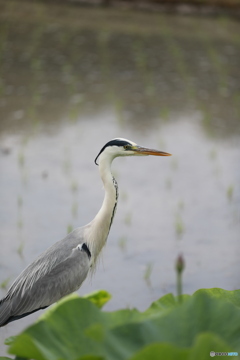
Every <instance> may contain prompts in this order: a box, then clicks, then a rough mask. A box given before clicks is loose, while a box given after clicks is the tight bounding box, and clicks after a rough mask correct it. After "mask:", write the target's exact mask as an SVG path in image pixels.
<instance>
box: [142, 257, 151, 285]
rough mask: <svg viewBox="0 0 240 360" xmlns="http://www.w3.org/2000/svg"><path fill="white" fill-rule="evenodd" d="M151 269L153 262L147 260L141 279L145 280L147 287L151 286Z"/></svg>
mask: <svg viewBox="0 0 240 360" xmlns="http://www.w3.org/2000/svg"><path fill="white" fill-rule="evenodd" d="M152 271H153V263H152V262H149V263H147V264H146V266H145V270H144V274H143V279H144V280H145V282H146V284H147V286H148V287H151V286H152V284H151V275H152Z"/></svg>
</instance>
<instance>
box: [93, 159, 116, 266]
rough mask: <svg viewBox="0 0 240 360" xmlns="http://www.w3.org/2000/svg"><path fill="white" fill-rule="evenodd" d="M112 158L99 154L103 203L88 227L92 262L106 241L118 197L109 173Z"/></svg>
mask: <svg viewBox="0 0 240 360" xmlns="http://www.w3.org/2000/svg"><path fill="white" fill-rule="evenodd" d="M112 160H113V158H109V157H107V156H100V158H99V172H100V176H101V179H102V182H103V185H104V189H105V196H104V200H103V204H102V207H101V209H100V210H99V212H98V213H97V215H96V216H95V218H94V219H93V221H92V222H91V223H90V224H89V225H90V226H89V228H88V234H87V235H88V236H87V237H88V240H87V242H88V244H89V247H90V251H91V254H92V256H93V262H95V260H96V258H97V256H98V254H99V253H100V251H101V250H102V248H103V246H104V245H105V243H106V240H107V237H108V234H109V231H110V228H111V225H112V221H113V217H114V214H115V210H116V207H117V199H118V186H117V182H116V180H115V179H114V177H113V176H112V173H111V163H112Z"/></svg>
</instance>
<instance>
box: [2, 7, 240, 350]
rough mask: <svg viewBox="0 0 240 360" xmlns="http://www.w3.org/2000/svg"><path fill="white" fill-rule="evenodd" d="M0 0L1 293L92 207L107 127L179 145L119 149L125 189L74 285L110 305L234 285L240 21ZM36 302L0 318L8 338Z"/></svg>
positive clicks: (99, 191) (97, 201) (112, 132)
mask: <svg viewBox="0 0 240 360" xmlns="http://www.w3.org/2000/svg"><path fill="white" fill-rule="evenodd" d="M19 3H20V2H19V1H12V0H8V1H4V0H0V169H1V176H0V198H1V202H0V224H1V225H0V249H1V250H0V295H1V296H4V294H5V293H6V291H7V289H8V288H9V286H10V284H11V283H12V281H13V280H14V279H15V278H16V276H17V275H18V274H19V273H20V272H21V271H22V270H23V269H24V268H25V267H26V266H27V265H28V264H29V263H30V262H32V261H33V260H34V258H35V257H36V256H37V255H38V254H40V253H41V252H42V251H44V250H45V249H46V248H47V247H49V246H51V245H52V244H53V243H55V242H56V241H58V240H60V239H61V238H63V237H64V236H65V235H66V234H67V233H68V232H70V231H71V230H72V229H73V228H75V227H77V226H82V225H85V224H86V223H88V222H89V221H91V220H92V219H93V217H94V216H95V214H96V213H97V211H98V210H99V208H100V206H101V203H102V200H103V196H104V191H103V186H102V183H101V180H100V177H99V174H98V167H97V166H95V164H94V159H95V157H96V155H97V154H98V152H99V150H100V148H101V147H102V146H103V145H104V144H105V143H106V142H107V141H109V140H111V139H112V138H115V137H124V138H128V139H130V140H132V141H134V142H136V143H138V144H139V145H143V146H147V147H153V148H157V149H159V150H163V151H167V152H170V153H172V154H173V156H172V157H171V158H168V157H166V158H157V157H143V158H126V159H124V158H120V159H116V160H115V162H114V164H113V172H114V175H115V177H116V178H117V181H118V185H119V191H120V198H119V203H118V209H117V213H116V216H115V220H114V223H113V226H112V229H111V232H110V235H109V238H108V242H107V245H106V247H105V249H104V251H103V253H102V256H101V260H100V262H99V265H98V268H97V271H96V273H95V274H94V276H93V277H92V278H89V279H88V280H86V281H85V283H84V285H83V286H82V287H81V289H80V291H79V293H80V294H85V293H88V292H91V291H94V290H96V289H105V290H107V291H109V292H110V293H111V294H112V295H113V298H112V300H111V301H110V302H109V304H108V305H107V306H106V310H115V309H119V308H123V307H131V308H132V307H137V308H138V309H140V310H144V309H146V308H147V307H148V306H149V305H150V303H151V302H152V301H154V300H156V299H158V298H159V297H160V296H162V295H164V294H166V293H169V292H172V293H174V294H176V273H175V268H174V267H175V260H176V258H177V256H178V254H183V257H184V259H185V264H186V267H185V270H184V273H183V292H184V293H189V294H191V293H193V292H194V291H195V290H197V289H198V288H204V287H206V288H208V287H222V288H224V289H228V290H233V289H238V288H239V287H240V281H239V270H240V265H239V264H240V263H239V253H240V245H239V241H240V222H239V220H240V207H239V200H240V146H239V145H240V66H239V64H240V23H239V19H236V18H233V17H228V16H226V15H225V14H224V10H221V14H220V15H219V14H218V16H196V13H195V14H192V15H191V14H189V15H186V14H185V15H182V14H179V13H177V12H176V13H175V14H169V13H166V12H165V13H163V12H158V11H150V10H149V9H148V11H143V10H142V11H139V10H138V11H137V10H136V9H133V8H131V7H129V8H128V7H108V8H102V7H97V6H95V7H86V6H85V7H82V6H77V5H76V4H74V5H73V4H72V3H69V2H67V1H66V2H64V1H61V2H59V3H56V2H55V3H54V2H48V3H47V2H37V1H36V2H33V1H21V6H19ZM39 315H40V312H38V313H36V314H33V315H31V316H29V317H27V318H24V319H22V320H21V321H18V322H14V323H12V324H9V325H8V326H7V327H5V328H3V329H1V332H0V336H1V347H0V349H1V350H2V351H4V350H3V349H4V346H3V345H2V343H3V340H4V339H5V338H6V337H7V336H10V335H14V334H16V333H17V332H19V331H20V330H22V329H23V328H24V327H26V326H27V325H28V324H30V323H32V322H33V321H34V319H36V318H37V317H38V316H39Z"/></svg>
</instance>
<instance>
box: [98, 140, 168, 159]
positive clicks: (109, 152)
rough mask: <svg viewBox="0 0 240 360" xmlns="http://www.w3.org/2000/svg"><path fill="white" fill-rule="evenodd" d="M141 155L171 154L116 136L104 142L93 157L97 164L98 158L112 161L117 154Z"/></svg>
mask: <svg viewBox="0 0 240 360" xmlns="http://www.w3.org/2000/svg"><path fill="white" fill-rule="evenodd" d="M143 155H156V156H170V155H171V154H168V153H166V152H163V151H159V150H154V149H148V148H145V147H142V146H138V145H137V144H135V143H134V142H133V141H130V140H127V139H123V138H116V139H113V140H111V141H109V142H108V143H106V145H104V146H103V148H102V149H101V150H100V152H99V154H98V156H97V157H96V159H95V164H96V165H98V163H97V160H98V158H99V159H101V158H108V159H109V160H110V161H112V160H113V159H114V158H115V157H117V156H143Z"/></svg>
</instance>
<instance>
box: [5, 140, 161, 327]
mask: <svg viewBox="0 0 240 360" xmlns="http://www.w3.org/2000/svg"><path fill="white" fill-rule="evenodd" d="M117 147H119V149H120V148H121V151H120V150H119V149H117ZM124 147H125V148H124ZM126 147H128V148H126ZM123 148H124V151H125V152H126V151H128V153H124V152H123ZM137 149H144V148H140V147H137V146H136V144H134V143H132V142H130V141H128V140H125V139H114V140H112V141H110V142H109V143H107V144H106V145H105V147H103V148H102V150H101V151H100V153H99V155H98V157H97V158H99V171H100V176H101V179H102V181H103V184H104V189H105V196H104V201H103V204H102V207H101V209H100V210H99V212H98V213H97V215H96V216H95V218H94V219H93V220H92V221H91V222H90V223H89V224H87V225H86V226H84V227H80V228H77V229H75V230H73V231H72V232H71V233H70V234H68V235H67V236H66V237H65V238H64V239H62V240H60V241H58V242H57V243H55V244H54V245H52V246H51V247H50V248H49V249H47V250H46V251H45V252H44V253H42V254H41V255H40V256H39V257H38V258H37V259H36V260H35V261H33V262H32V263H31V264H30V265H29V266H28V267H27V268H26V269H25V270H23V272H22V273H21V274H20V275H19V276H18V278H17V279H16V280H15V281H14V283H13V284H12V286H11V287H10V289H9V290H8V292H7V294H6V296H5V297H4V298H3V299H2V300H0V326H4V325H6V324H7V323H9V322H11V321H13V320H17V319H19V318H22V317H24V316H26V315H29V314H31V313H33V312H35V311H37V310H40V309H44V308H46V307H48V306H49V305H51V304H53V303H54V302H56V301H58V300H59V299H61V298H62V297H63V296H65V295H68V294H70V293H72V292H74V291H76V290H77V289H78V288H79V287H80V286H81V284H82V282H83V281H84V280H85V279H86V277H87V274H88V272H89V270H90V268H91V267H92V266H93V265H94V264H95V262H96V259H97V257H98V255H99V253H100V251H101V250H102V248H103V246H104V244H105V243H106V240H107V237H108V234H109V231H110V228H111V225H112V221H113V217H114V214H115V211H116V206H117V199H118V187H117V182H116V180H115V179H114V177H113V176H112V174H111V163H112V160H113V159H114V158H115V157H116V156H124V155H135V152H138V151H139V152H140V150H137ZM144 150H145V152H144V151H143V150H141V151H142V154H143V155H151V154H152V155H168V154H167V153H163V152H157V151H156V150H154V151H155V153H154V151H153V150H149V149H144ZM147 151H148V152H147ZM136 155H137V154H136ZM139 155H140V154H139ZM95 162H96V160H95Z"/></svg>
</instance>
